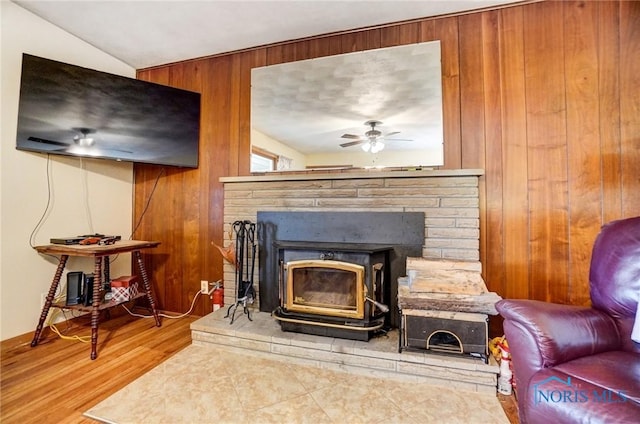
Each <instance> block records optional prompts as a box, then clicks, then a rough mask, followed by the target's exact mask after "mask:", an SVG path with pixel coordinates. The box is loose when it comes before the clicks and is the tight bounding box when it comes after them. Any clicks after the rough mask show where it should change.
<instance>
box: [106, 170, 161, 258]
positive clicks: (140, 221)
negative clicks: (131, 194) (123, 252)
mask: <svg viewBox="0 0 640 424" xmlns="http://www.w3.org/2000/svg"><path fill="white" fill-rule="evenodd" d="M164 173H165V168H162V169H160V172H158V175H157V176H156V180H155V182H154V183H153V188H152V189H151V193H149V197H148V198H147V203H146V204H145V206H144V209H143V210H142V214H140V219H138V223H137V224H136V226H135V227H134V228H133V230H132V231H131V234H130V235H129V240H132V239H133V235H134V234H135V233H136V231H137V230H138V227H139V226H140V224H142V218H143V217H144V215H145V214H146V213H147V209H149V205H150V204H151V199H152V198H153V193H155V191H156V187H157V186H158V182H159V181H160V176H162V174H164ZM119 256H120V254H117V255H115V256H113V257H111V258H110V259H109V264H112V263H114V262H115V261H116V259H118V257H119Z"/></svg>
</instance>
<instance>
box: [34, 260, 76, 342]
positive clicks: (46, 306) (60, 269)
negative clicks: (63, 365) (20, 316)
mask: <svg viewBox="0 0 640 424" xmlns="http://www.w3.org/2000/svg"><path fill="white" fill-rule="evenodd" d="M67 259H69V255H62V256H60V262H58V268H57V269H56V273H55V274H54V276H53V281H52V282H51V287H50V288H49V293H48V294H47V300H46V301H45V302H44V306H43V307H42V313H41V314H40V321H38V326H37V327H36V332H35V334H34V335H33V340H31V347H34V346H36V345H37V344H38V340H39V339H40V333H42V327H43V326H44V322H45V320H46V319H47V315H49V309H51V304H52V303H53V299H54V298H55V296H56V291H58V285H59V284H60V278H61V277H62V272H63V271H64V267H65V266H66V264H67Z"/></svg>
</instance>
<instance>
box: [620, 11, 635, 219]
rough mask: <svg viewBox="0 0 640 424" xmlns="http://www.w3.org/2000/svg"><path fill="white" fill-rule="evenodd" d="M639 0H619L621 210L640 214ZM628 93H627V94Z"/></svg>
mask: <svg viewBox="0 0 640 424" xmlns="http://www.w3.org/2000/svg"><path fill="white" fill-rule="evenodd" d="M638 70H640V2H638V1H624V2H621V3H620V92H621V93H625V94H626V95H622V96H621V97H620V138H621V142H622V143H621V147H622V151H621V157H622V164H621V166H622V214H623V215H624V216H630V215H640V119H639V118H638V117H639V116H640V95H638V93H640V89H639V87H640V72H639V71H638ZM627 93H628V94H627Z"/></svg>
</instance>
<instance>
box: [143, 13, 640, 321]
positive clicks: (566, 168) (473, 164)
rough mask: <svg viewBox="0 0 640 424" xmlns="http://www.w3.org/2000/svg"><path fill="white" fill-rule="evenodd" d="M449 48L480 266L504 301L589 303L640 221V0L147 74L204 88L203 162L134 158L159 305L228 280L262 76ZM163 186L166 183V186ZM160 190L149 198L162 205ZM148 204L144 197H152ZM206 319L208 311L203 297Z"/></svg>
mask: <svg viewBox="0 0 640 424" xmlns="http://www.w3.org/2000/svg"><path fill="white" fill-rule="evenodd" d="M431 40H440V41H441V47H442V76H443V79H442V81H443V94H444V105H443V107H444V124H445V137H444V140H445V144H444V145H445V165H444V168H482V169H485V171H486V175H485V176H484V177H482V178H481V181H480V193H481V194H480V197H481V224H480V225H481V240H480V241H481V260H482V263H483V267H484V277H485V280H486V281H487V284H488V286H489V289H490V290H492V291H497V292H498V293H499V294H500V295H501V296H503V297H505V298H530V299H540V300H547V301H553V302H559V303H567V304H577V305H586V304H588V303H589V291H588V269H589V261H590V258H591V246H592V244H593V241H594V239H595V236H596V235H597V233H598V231H599V228H600V226H601V225H602V224H603V223H605V222H608V221H611V220H614V219H618V218H622V217H629V216H635V215H640V95H639V94H638V93H640V72H639V70H640V2H634V1H620V2H618V1H598V2H592V1H562V2H560V1H544V2H538V3H529V4H522V5H517V6H512V7H506V8H502V9H495V10H489V11H482V12H477V13H471V14H464V15H459V16H448V17H439V18H432V19H424V20H419V21H413V22H406V23H401V24H397V25H389V26H384V27H379V28H373V29H367V30H361V31H351V32H348V33H344V34H334V35H330V36H325V37H315V38H311V39H305V40H301V41H294V42H289V43H283V44H278V45H272V46H266V47H260V48H255V49H250V50H247V51H243V52H236V53H231V54H227V55H219V56H214V57H210V58H203V59H197V60H192V61H186V62H181V63H177V64H169V65H166V66H161V67H156V68H153V69H146V70H141V71H139V72H138V77H139V78H140V79H144V80H148V81H155V82H159V83H163V84H168V85H172V86H175V87H181V88H186V89H191V90H195V91H199V92H201V93H202V121H201V139H200V148H201V156H200V166H199V168H198V169H196V170H179V169H173V168H165V169H164V170H163V169H162V168H160V167H157V166H151V165H139V164H137V165H135V199H134V202H135V205H134V210H135V216H134V225H135V224H137V223H138V222H139V221H140V225H139V227H138V229H137V230H136V232H135V237H136V238H139V239H147V240H159V241H161V242H162V245H161V247H160V248H159V249H157V251H155V252H154V253H153V254H148V255H146V256H145V260H146V261H147V262H149V263H148V266H149V267H148V269H149V270H153V271H152V277H153V280H154V282H155V284H156V288H157V293H158V297H159V302H160V305H161V307H162V308H163V309H166V310H170V311H180V312H183V311H185V310H187V309H188V307H189V305H190V304H191V300H192V299H193V297H194V295H195V293H196V292H197V291H198V290H199V287H200V280H201V279H208V280H211V281H215V280H217V279H220V278H222V258H221V256H220V254H219V253H218V251H217V249H216V248H215V246H214V245H213V243H217V244H220V243H221V241H222V232H223V224H224V222H223V213H222V212H223V211H222V184H221V183H220V182H219V181H218V178H219V177H222V176H238V175H247V174H248V173H249V152H250V144H249V143H250V141H249V125H250V77H251V68H252V67H256V66H263V65H269V64H277V63H283V62H290V61H295V60H301V59H308V58H315V57H321V56H327V55H333V54H340V53H347V52H353V51H359V50H366V49H373V48H380V47H389V46H395V45H402V44H409V43H416V42H422V41H431ZM156 181H157V184H156ZM152 193H153V196H152ZM149 199H151V200H150V202H149V203H148V200H149ZM198 304H199V306H198V307H197V308H196V311H195V312H196V313H200V314H204V313H206V312H208V311H209V310H210V302H207V305H208V308H209V309H205V305H204V302H202V301H200V302H198Z"/></svg>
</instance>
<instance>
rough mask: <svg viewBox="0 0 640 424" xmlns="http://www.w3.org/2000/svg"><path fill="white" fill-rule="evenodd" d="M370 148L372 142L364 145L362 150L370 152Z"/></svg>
mask: <svg viewBox="0 0 640 424" xmlns="http://www.w3.org/2000/svg"><path fill="white" fill-rule="evenodd" d="M369 149H371V143H370V142H366V143H364V144H363V145H362V150H364V151H365V152H368V151H369Z"/></svg>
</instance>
